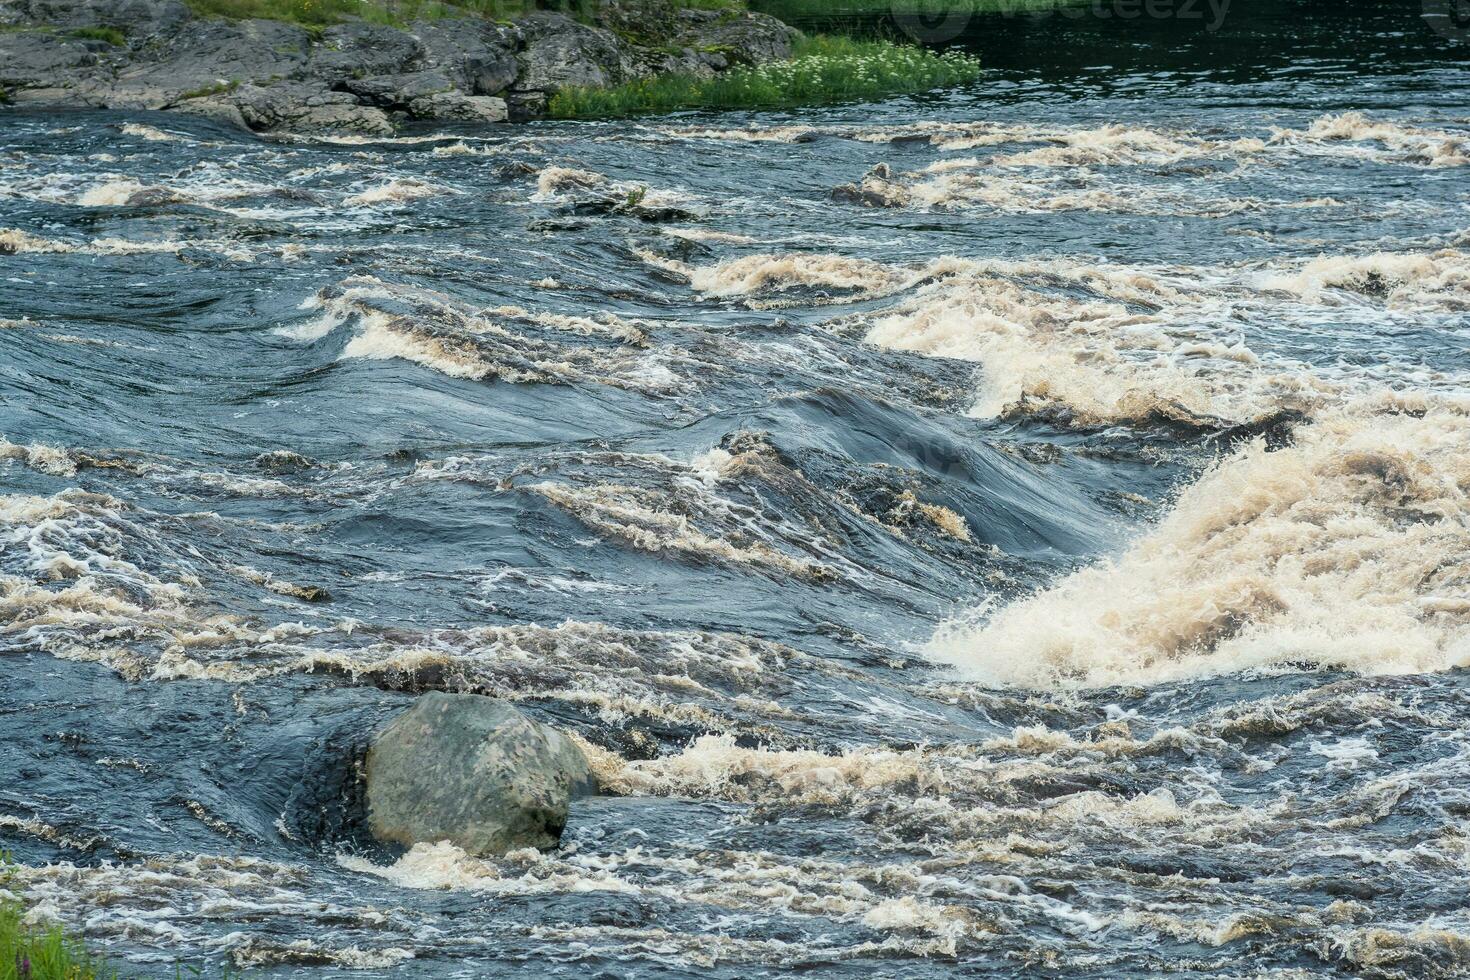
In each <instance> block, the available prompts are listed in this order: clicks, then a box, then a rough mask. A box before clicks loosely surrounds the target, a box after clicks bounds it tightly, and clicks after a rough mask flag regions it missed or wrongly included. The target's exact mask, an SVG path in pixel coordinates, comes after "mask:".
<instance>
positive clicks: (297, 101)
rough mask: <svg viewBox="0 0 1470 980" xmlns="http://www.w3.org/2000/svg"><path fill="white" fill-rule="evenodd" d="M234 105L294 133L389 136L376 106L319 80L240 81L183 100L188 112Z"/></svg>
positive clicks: (260, 124) (252, 124)
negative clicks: (200, 97) (212, 93)
mask: <svg viewBox="0 0 1470 980" xmlns="http://www.w3.org/2000/svg"><path fill="white" fill-rule="evenodd" d="M220 105H225V106H230V107H233V108H234V109H235V110H236V111H237V112H238V113H239V114H240V118H241V119H242V120H243V122H244V123H245V125H246V126H248V127H249V128H251V129H254V130H264V131H278V132H290V133H316V132H335V133H367V134H370V135H374V136H390V135H392V133H393V122H392V120H390V119H389V118H388V115H387V113H385V112H384V111H383V110H382V109H379V108H377V107H375V106H367V105H362V104H360V103H359V102H358V101H357V99H356V98H355V97H354V96H352V95H350V94H349V93H347V92H334V91H331V90H330V89H328V88H326V87H325V86H324V84H323V83H321V82H319V81H310V82H278V83H276V84H274V85H264V86H259V85H242V86H240V87H239V88H238V89H236V90H234V91H232V92H229V93H227V94H224V95H221V96H219V97H217V98H216V99H210V100H203V101H202V103H200V102H198V101H196V100H190V101H187V102H181V103H179V104H178V105H177V106H176V107H175V108H177V109H180V110H183V111H185V112H200V113H204V114H211V110H212V109H214V108H215V107H217V106H220Z"/></svg>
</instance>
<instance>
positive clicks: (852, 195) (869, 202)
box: [832, 163, 910, 208]
mask: <svg viewBox="0 0 1470 980" xmlns="http://www.w3.org/2000/svg"><path fill="white" fill-rule="evenodd" d="M909 198H910V194H909V192H908V190H907V189H906V188H905V187H903V185H901V184H899V183H898V182H896V181H895V180H894V179H893V171H892V170H891V169H890V168H889V166H888V164H886V163H880V164H878V165H877V166H876V167H874V168H873V169H871V170H869V171H868V172H867V173H866V174H864V175H863V179H862V180H861V181H859V182H858V183H856V184H842V185H840V186H838V187H834V188H832V200H834V201H841V202H843V203H845V204H857V205H860V206H861V207H865V208H893V207H902V206H904V205H905V204H907V203H908V202H909Z"/></svg>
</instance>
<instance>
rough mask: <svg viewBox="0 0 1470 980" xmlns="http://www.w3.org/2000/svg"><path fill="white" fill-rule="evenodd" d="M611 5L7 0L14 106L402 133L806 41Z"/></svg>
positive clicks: (749, 20)
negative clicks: (248, 8) (325, 13)
mask: <svg viewBox="0 0 1470 980" xmlns="http://www.w3.org/2000/svg"><path fill="white" fill-rule="evenodd" d="M598 12H599V17H598V19H599V24H590V23H582V22H580V21H577V20H574V19H572V18H571V17H568V16H566V15H565V14H560V13H554V12H551V11H540V12H536V13H533V14H530V15H528V16H527V17H524V18H522V19H521V20H520V21H519V22H518V23H516V24H513V25H504V24H495V23H492V22H490V21H487V20H485V19H483V18H481V17H476V16H473V15H471V14H470V13H469V12H468V11H465V12H464V16H459V17H450V18H445V19H440V20H432V21H417V22H415V23H413V24H410V25H408V27H406V28H403V29H400V28H395V27H387V26H384V25H381V24H371V23H367V22H365V21H350V22H348V23H344V24H339V25H335V26H333V27H329V28H327V29H326V30H324V31H321V32H320V33H319V34H313V33H311V32H308V31H307V30H305V29H304V28H301V27H299V26H296V25H294V24H287V23H284V22H281V21H271V20H241V21H229V20H223V19H218V18H214V19H199V18H195V17H194V15H193V14H192V13H191V12H190V10H189V8H188V7H187V6H185V5H184V4H183V3H181V2H180V0H0V26H4V28H5V29H4V30H0V90H3V91H0V102H4V101H9V102H12V103H14V104H16V105H20V106H26V107H37V108H42V107H49V108H82V107H95V108H107V109H147V110H170V111H177V112H189V113H195V114H200V115H205V116H209V117H211V118H214V119H218V120H221V121H225V122H229V123H232V124H235V125H240V126H246V127H248V128H250V129H254V130H289V131H297V132H314V131H344V130H345V131H353V132H360V133H368V134H374V135H386V134H389V133H391V132H393V130H394V129H395V128H396V126H397V125H398V124H400V123H402V122H406V121H411V120H446V121H454V122H468V123H482V124H483V123H496V122H501V121H504V120H505V119H507V118H508V117H515V118H526V117H532V116H535V115H538V114H540V113H541V112H542V111H544V108H545V106H546V104H547V101H548V99H549V98H550V97H551V96H552V95H554V94H555V93H556V92H557V91H558V90H560V89H562V88H565V87H568V86H607V85H617V84H620V83H623V82H627V81H631V80H634V79H639V78H646V77H649V76H650V75H655V74H658V73H661V72H675V71H677V72H686V73H691V74H695V75H700V76H704V77H708V76H711V75H713V74H715V73H716V72H719V71H723V70H725V69H726V68H728V67H730V66H732V65H736V64H745V63H756V62H761V61H767V60H771V59H774V58H782V57H786V56H787V55H789V54H790V51H791V45H792V41H793V40H794V39H795V38H796V37H797V34H796V32H795V31H794V30H792V29H791V28H790V27H787V26H786V25H785V24H782V23H781V22H780V21H777V20H775V19H774V18H771V17H765V16H763V15H760V14H746V13H738V12H730V11H706V10H690V9H684V8H680V7H678V6H677V5H676V4H675V3H674V2H673V0H603V3H602V4H601V6H600V7H599V8H598ZM98 28H107V29H109V30H112V31H116V32H118V34H119V35H121V40H122V42H123V43H120V44H119V43H114V42H116V41H117V40H119V38H118V37H117V36H108V35H106V34H103V33H100V32H98V30H97V29H98ZM87 30H90V32H91V33H90V35H88V34H82V35H77V34H75V33H73V32H76V31H87Z"/></svg>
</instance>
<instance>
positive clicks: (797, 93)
mask: <svg viewBox="0 0 1470 980" xmlns="http://www.w3.org/2000/svg"><path fill="white" fill-rule="evenodd" d="M979 74H980V62H979V60H978V59H976V58H974V57H971V56H970V55H966V54H961V53H959V52H946V53H943V54H940V53H937V52H934V51H929V50H927V49H924V48H919V47H911V46H907V45H900V44H892V43H890V42H887V41H858V40H853V39H851V38H845V37H823V36H817V37H809V38H805V39H803V40H802V41H800V42H798V44H797V46H796V49H795V51H794V52H793V53H792V57H791V58H790V59H789V60H786V61H772V62H767V63H766V64H763V65H754V66H742V67H738V68H732V69H730V70H728V71H725V72H721V73H720V74H718V75H716V76H715V77H713V78H699V77H696V76H693V75H682V74H668V75H656V76H654V77H652V78H646V79H641V80H639V81H636V82H629V83H627V84H625V85H616V86H613V87H610V88H568V89H563V90H562V91H560V92H558V93H557V94H556V95H555V96H553V97H552V99H551V103H550V105H549V106H548V107H547V109H548V113H549V115H551V116H552V117H554V118H557V119H592V118H599V119H600V118H608V117H617V116H631V115H637V114H639V113H650V112H672V111H674V110H677V109H752V108H783V107H790V106H796V105H815V104H820V103H824V102H839V101H851V100H862V99H875V98H881V97H883V96H887V95H901V94H905V93H911V92H924V91H928V90H929V89H933V88H939V87H941V86H945V85H957V84H961V83H963V82H968V81H971V80H973V79H974V78H976V77H978V76H979Z"/></svg>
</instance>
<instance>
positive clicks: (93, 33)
mask: <svg viewBox="0 0 1470 980" xmlns="http://www.w3.org/2000/svg"><path fill="white" fill-rule="evenodd" d="M70 34H71V36H72V37H79V38H83V39H84V40H88V41H106V42H107V43H108V44H111V45H112V46H113V47H118V48H120V47H122V46H123V45H124V44H127V43H128V39H127V36H126V35H124V34H123V32H122V31H120V30H118V29H117V28H115V27H78V28H77V29H76V30H74V31H71V32H70Z"/></svg>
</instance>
